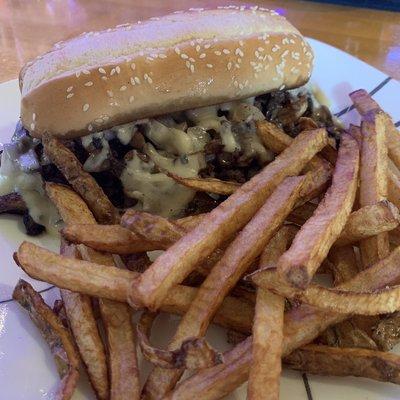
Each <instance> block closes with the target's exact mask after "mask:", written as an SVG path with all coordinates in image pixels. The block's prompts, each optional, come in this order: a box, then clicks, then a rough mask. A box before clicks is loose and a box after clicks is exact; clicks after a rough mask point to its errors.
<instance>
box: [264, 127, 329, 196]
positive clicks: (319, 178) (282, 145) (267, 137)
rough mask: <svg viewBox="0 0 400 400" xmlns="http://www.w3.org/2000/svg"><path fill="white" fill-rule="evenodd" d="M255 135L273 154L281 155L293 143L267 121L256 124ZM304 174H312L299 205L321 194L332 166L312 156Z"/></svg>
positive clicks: (327, 181) (326, 184) (287, 136)
mask: <svg viewBox="0 0 400 400" xmlns="http://www.w3.org/2000/svg"><path fill="white" fill-rule="evenodd" d="M257 134H258V136H259V137H260V139H261V141H262V142H263V144H264V145H265V146H266V147H267V148H269V149H270V150H272V151H273V152H274V153H277V154H279V153H281V152H282V151H283V150H285V149H286V148H287V147H288V146H290V145H291V143H293V140H294V139H293V138H291V137H290V136H289V135H287V134H286V133H285V132H283V131H282V130H281V129H279V128H278V127H277V126H276V125H275V124H273V123H271V122H268V121H259V122H257ZM304 171H305V172H312V175H313V176H312V179H309V181H308V185H306V186H305V187H304V189H303V190H304V193H305V196H302V201H301V203H304V202H307V201H308V200H311V199H313V198H315V197H317V196H319V195H320V194H321V193H323V192H324V191H325V190H326V188H327V186H328V183H329V181H330V179H331V177H332V166H331V165H330V164H329V163H328V162H327V161H326V160H324V159H323V158H321V157H319V156H314V157H313V158H312V159H311V160H310V161H309V163H308V164H307V165H306V166H305V168H304Z"/></svg>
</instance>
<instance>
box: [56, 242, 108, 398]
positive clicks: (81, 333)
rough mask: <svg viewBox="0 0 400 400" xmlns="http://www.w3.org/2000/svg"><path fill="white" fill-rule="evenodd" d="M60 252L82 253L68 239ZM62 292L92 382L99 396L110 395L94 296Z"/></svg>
mask: <svg viewBox="0 0 400 400" xmlns="http://www.w3.org/2000/svg"><path fill="white" fill-rule="evenodd" d="M60 253H61V254H62V255H64V256H65V257H70V258H78V257H79V254H78V252H77V250H76V247H75V246H74V245H71V246H68V245H67V244H66V243H62V245H61V251H60ZM60 295H61V299H62V301H63V303H64V309H65V313H66V315H67V318H68V323H69V326H70V328H71V332H72V334H73V336H74V339H75V343H76V345H77V347H78V350H79V354H80V356H81V359H82V361H83V364H84V366H85V368H86V371H87V374H88V378H89V381H90V384H91V385H92V388H93V390H94V392H95V393H96V396H97V397H98V398H99V399H108V397H109V391H110V387H109V380H108V371H107V359H106V351H105V348H104V344H103V341H102V339H101V336H100V333H99V331H98V329H97V321H96V317H95V315H94V312H93V307H92V300H91V298H90V296H87V295H85V294H81V293H77V292H73V291H70V290H67V289H60Z"/></svg>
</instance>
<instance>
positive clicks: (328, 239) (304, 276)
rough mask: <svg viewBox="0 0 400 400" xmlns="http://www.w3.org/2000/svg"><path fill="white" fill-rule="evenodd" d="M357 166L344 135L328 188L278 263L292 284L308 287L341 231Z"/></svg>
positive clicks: (352, 146) (352, 148)
mask: <svg viewBox="0 0 400 400" xmlns="http://www.w3.org/2000/svg"><path fill="white" fill-rule="evenodd" d="M358 164H359V150H358V145H357V142H356V141H355V140H354V139H352V138H351V137H350V136H349V135H346V134H343V135H342V139H341V145H340V149H339V155H338V160H337V162H336V167H335V172H334V174H333V179H332V185H331V187H330V188H329V190H328V191H327V193H326V194H325V197H324V199H323V200H322V201H321V203H319V205H318V207H317V209H316V210H315V212H314V214H313V215H312V217H311V218H309V219H308V220H307V222H306V223H305V224H304V225H303V226H302V228H301V229H300V231H299V233H298V234H297V235H296V237H295V238H294V240H293V243H292V245H291V246H290V248H289V250H288V251H286V252H285V254H283V255H282V257H281V258H280V259H279V261H278V263H277V269H278V272H279V274H280V275H281V276H282V277H284V278H285V279H286V280H287V282H289V283H290V284H291V285H293V286H295V287H299V288H305V287H306V286H307V285H308V283H309V282H310V281H311V278H312V276H313V275H314V273H315V272H316V270H317V269H318V267H319V266H320V265H321V263H322V261H323V260H324V259H325V257H326V255H327V254H328V251H329V249H330V247H331V246H332V244H333V243H334V242H335V241H336V239H337V238H338V237H339V235H340V233H341V231H342V229H343V228H344V226H345V224H346V221H347V218H348V216H349V215H350V212H351V209H352V207H353V202H354V198H355V194H356V189H357V178H358V166H359V165H358Z"/></svg>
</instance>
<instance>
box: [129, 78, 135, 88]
mask: <svg viewBox="0 0 400 400" xmlns="http://www.w3.org/2000/svg"><path fill="white" fill-rule="evenodd" d="M130 81H131V85H132V86H135V85H136V82H135V79H134V78H133V76H131V78H130Z"/></svg>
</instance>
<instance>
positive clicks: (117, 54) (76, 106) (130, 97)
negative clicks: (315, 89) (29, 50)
mask: <svg viewBox="0 0 400 400" xmlns="http://www.w3.org/2000/svg"><path fill="white" fill-rule="evenodd" d="M312 61H313V54H312V50H311V48H310V46H309V45H308V44H307V42H306V41H305V40H304V38H303V36H302V35H301V34H300V33H299V32H298V31H297V30H296V29H295V28H294V27H293V26H292V25H291V24H290V23H289V22H288V21H287V20H286V19H285V18H284V17H282V16H280V15H278V14H277V13H276V12H274V11H270V10H266V9H262V8H257V7H252V8H245V7H236V6H229V7H221V8H217V9H213V10H203V9H192V10H189V11H187V12H176V13H173V14H170V15H166V16H164V17H161V18H151V19H150V20H148V21H145V22H138V23H136V24H126V25H120V26H117V27H116V28H114V29H107V30H105V31H101V32H89V33H84V34H82V35H81V36H79V37H76V38H73V39H71V40H68V41H65V42H61V43H58V44H57V45H55V46H54V48H53V49H52V50H51V51H49V52H48V53H45V54H43V55H41V56H39V57H37V58H36V59H35V60H34V61H32V62H29V63H28V64H26V65H25V66H24V68H23V69H22V71H21V73H20V88H21V93H22V101H21V119H22V123H23V124H24V126H25V127H26V128H27V129H28V130H29V131H30V132H31V134H32V135H33V136H35V137H40V136H41V135H42V134H43V133H45V132H48V133H51V134H52V135H54V136H58V137H62V138H72V137H78V136H83V135H87V134H89V133H93V132H96V131H101V130H104V129H106V128H109V127H112V126H115V125H119V124H123V123H127V122H130V121H133V120H135V119H139V118H146V117H152V116H156V115H161V114H166V113H170V112H175V111H180V110H184V109H190V108H195V107H202V106H206V105H211V104H217V103H223V102H227V101H232V100H235V99H240V98H246V97H251V96H256V95H259V94H262V93H266V92H270V91H274V90H283V89H289V88H295V87H298V86H301V85H303V84H304V83H306V82H307V80H308V79H309V77H310V74H311V70H312Z"/></svg>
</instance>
